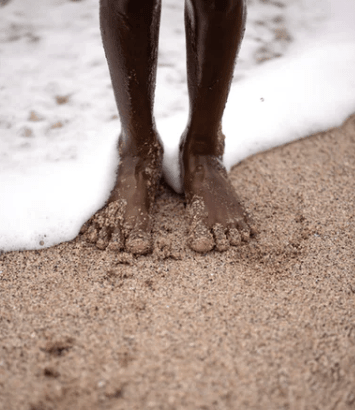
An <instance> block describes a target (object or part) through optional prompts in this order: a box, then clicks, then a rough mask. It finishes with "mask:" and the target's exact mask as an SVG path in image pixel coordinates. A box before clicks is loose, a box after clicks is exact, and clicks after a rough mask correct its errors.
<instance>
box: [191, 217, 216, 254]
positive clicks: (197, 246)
mask: <svg viewBox="0 0 355 410" xmlns="http://www.w3.org/2000/svg"><path fill="white" fill-rule="evenodd" d="M188 245H189V246H190V248H191V249H192V250H194V251H196V252H200V253H205V252H209V251H210V250H212V249H213V247H214V239H213V235H212V233H211V232H210V230H209V229H208V228H207V226H206V225H205V224H204V223H203V222H202V221H201V222H200V223H198V224H196V226H195V227H193V229H192V232H191V234H190V236H189V239H188Z"/></svg>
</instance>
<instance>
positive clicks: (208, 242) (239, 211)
mask: <svg viewBox="0 0 355 410" xmlns="http://www.w3.org/2000/svg"><path fill="white" fill-rule="evenodd" d="M182 162H183V168H184V188H185V196H186V199H187V202H188V210H189V214H190V217H191V228H190V234H189V239H188V245H189V246H190V248H192V249H193V250H194V251H196V252H201V253H204V252H208V251H210V250H212V249H213V248H214V247H215V248H216V249H217V250H218V251H220V252H222V251H225V250H227V249H228V248H229V247H230V245H233V246H236V245H239V244H240V243H241V241H248V240H249V237H250V234H251V229H250V226H249V222H248V216H247V214H246V212H245V211H244V209H243V207H242V206H241V204H240V202H239V199H238V197H237V194H236V193H235V190H234V188H233V186H232V184H231V182H230V180H229V178H228V175H227V171H226V169H225V168H224V166H223V164H222V161H221V159H219V158H218V157H217V156H214V155H192V154H183V161H182Z"/></svg>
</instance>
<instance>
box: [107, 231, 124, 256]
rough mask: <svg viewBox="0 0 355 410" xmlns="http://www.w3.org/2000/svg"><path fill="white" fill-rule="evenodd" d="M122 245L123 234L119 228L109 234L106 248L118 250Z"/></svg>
mask: <svg viewBox="0 0 355 410" xmlns="http://www.w3.org/2000/svg"><path fill="white" fill-rule="evenodd" d="M123 247H124V245H123V235H122V233H121V231H120V230H116V231H115V232H114V233H113V234H112V236H111V240H110V243H109V244H108V246H107V249H108V250H110V251H119V250H121V249H123Z"/></svg>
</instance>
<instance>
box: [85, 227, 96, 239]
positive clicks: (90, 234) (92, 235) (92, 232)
mask: <svg viewBox="0 0 355 410" xmlns="http://www.w3.org/2000/svg"><path fill="white" fill-rule="evenodd" d="M86 238H87V240H88V242H90V243H96V242H97V239H98V235H97V229H96V227H95V226H94V225H91V226H90V227H89V228H88V229H87V231H86Z"/></svg>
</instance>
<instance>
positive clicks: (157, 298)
mask: <svg viewBox="0 0 355 410" xmlns="http://www.w3.org/2000/svg"><path fill="white" fill-rule="evenodd" d="M231 178H232V180H233V184H234V186H235V188H236V190H237V192H238V193H239V194H240V196H241V199H242V201H243V203H244V204H245V206H246V208H247V209H248V211H249V212H250V213H251V214H252V215H254V219H255V223H256V225H257V226H258V228H259V234H258V235H257V237H256V238H255V239H253V240H251V241H250V243H248V244H243V246H241V247H238V248H231V249H230V250H229V251H227V252H225V253H218V252H211V253H208V254H205V255H200V254H196V253H194V252H193V251H191V250H189V249H187V248H186V246H185V240H186V232H187V230H188V225H187V216H186V214H185V208H184V200H183V197H181V196H178V195H176V194H175V193H173V192H171V191H170V190H169V189H168V188H166V187H162V188H161V190H160V193H159V197H158V200H157V207H156V213H155V223H154V237H155V240H156V248H155V251H154V253H153V254H152V255H148V256H140V257H132V256H130V255H128V254H120V253H115V252H109V251H100V250H97V249H96V248H95V247H93V246H92V245H90V244H86V243H84V242H83V240H82V239H81V238H77V239H76V240H74V241H72V242H69V243H63V244H61V245H58V246H56V247H53V248H50V249H45V250H42V251H26V252H10V253H7V254H3V255H1V256H0V271H1V274H0V289H1V294H0V298H1V299H0V332H1V333H0V408H1V409H6V410H22V409H26V410H49V409H75V410H77V409H78V410H79V409H86V410H90V409H128V410H131V409H132V410H133V409H167V410H168V409H171V410H173V409H204V410H209V409H221V410H222V409H295V410H298V409H322V410H323V409H324V410H326V409H329V410H330V409H333V410H335V409H354V408H355V254H354V244H355V241H354V239H355V213H354V207H355V205H354V204H355V189H354V188H355V116H352V117H351V118H350V119H349V120H348V121H347V122H346V123H345V124H344V125H343V126H342V127H340V128H338V129H332V130H329V131H327V132H325V133H321V134H318V135H314V136H310V137H308V138H306V139H303V140H301V141H297V142H295V143H292V144H288V145H286V146H283V147H280V148H277V149H274V150H271V151H269V152H265V153H262V154H259V155H256V156H253V157H251V158H249V159H247V160H245V161H243V162H242V163H241V164H240V165H238V166H236V167H235V168H234V169H233V170H232V172H231Z"/></svg>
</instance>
